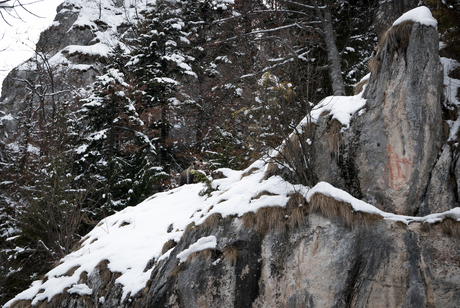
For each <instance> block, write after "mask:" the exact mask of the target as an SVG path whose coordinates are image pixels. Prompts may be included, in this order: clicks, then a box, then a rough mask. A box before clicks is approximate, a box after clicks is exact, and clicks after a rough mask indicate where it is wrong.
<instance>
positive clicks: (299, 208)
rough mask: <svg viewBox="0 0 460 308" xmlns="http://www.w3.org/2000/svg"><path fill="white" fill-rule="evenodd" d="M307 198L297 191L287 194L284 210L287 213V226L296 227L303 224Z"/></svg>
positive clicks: (306, 212) (306, 210) (306, 211)
mask: <svg viewBox="0 0 460 308" xmlns="http://www.w3.org/2000/svg"><path fill="white" fill-rule="evenodd" d="M307 205H308V203H307V200H306V199H305V197H304V196H303V195H301V194H300V193H298V192H295V193H293V194H292V195H291V196H289V200H288V202H287V203H286V210H287V212H288V214H289V227H290V228H297V227H302V226H304V225H305V222H306V220H305V217H306V216H307V215H308V209H307Z"/></svg>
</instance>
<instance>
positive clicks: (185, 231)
mask: <svg viewBox="0 0 460 308" xmlns="http://www.w3.org/2000/svg"><path fill="white" fill-rule="evenodd" d="M195 227H196V226H195V222H193V221H192V222H191V223H189V224H188V225H187V227H185V230H184V234H183V235H182V237H184V236H185V235H186V234H188V233H189V232H191V231H192V230H193V229H195Z"/></svg>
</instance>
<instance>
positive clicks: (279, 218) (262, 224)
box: [256, 206, 286, 235]
mask: <svg viewBox="0 0 460 308" xmlns="http://www.w3.org/2000/svg"><path fill="white" fill-rule="evenodd" d="M256 221H257V231H258V232H259V234H261V235H266V234H267V233H268V231H270V230H271V229H276V230H278V231H281V232H283V231H285V230H286V210H285V209H284V208H282V207H279V206H273V207H263V208H260V209H259V210H257V212H256Z"/></svg>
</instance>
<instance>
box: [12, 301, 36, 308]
mask: <svg viewBox="0 0 460 308" xmlns="http://www.w3.org/2000/svg"><path fill="white" fill-rule="evenodd" d="M10 307H11V308H32V303H31V301H30V300H25V299H22V300H19V301H17V302H14V303H12V304H11V306H10Z"/></svg>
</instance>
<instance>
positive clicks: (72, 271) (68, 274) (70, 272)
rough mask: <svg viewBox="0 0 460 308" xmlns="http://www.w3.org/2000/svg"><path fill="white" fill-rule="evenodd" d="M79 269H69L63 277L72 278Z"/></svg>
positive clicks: (77, 267)
mask: <svg viewBox="0 0 460 308" xmlns="http://www.w3.org/2000/svg"><path fill="white" fill-rule="evenodd" d="M79 268H80V265H77V266H74V267H72V268H71V269H69V270H68V271H67V273H65V274H64V276H68V277H70V276H72V275H73V274H74V273H75V271H76V270H77V269H79Z"/></svg>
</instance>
